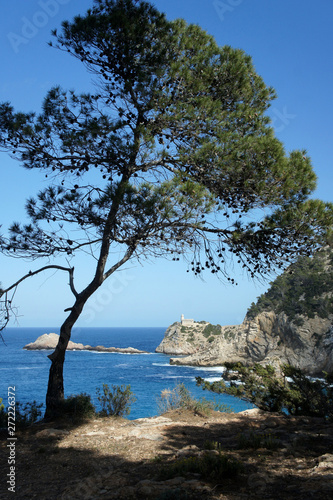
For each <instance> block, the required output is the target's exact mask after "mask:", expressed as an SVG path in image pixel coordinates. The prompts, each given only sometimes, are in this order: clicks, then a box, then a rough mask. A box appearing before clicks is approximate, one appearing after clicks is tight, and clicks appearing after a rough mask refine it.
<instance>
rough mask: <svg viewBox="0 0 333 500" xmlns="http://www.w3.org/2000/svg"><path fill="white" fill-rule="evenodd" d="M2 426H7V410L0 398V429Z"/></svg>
mask: <svg viewBox="0 0 333 500" xmlns="http://www.w3.org/2000/svg"><path fill="white" fill-rule="evenodd" d="M2 427H7V412H6V410H5V407H4V405H3V403H2V398H0V429H1V428H2Z"/></svg>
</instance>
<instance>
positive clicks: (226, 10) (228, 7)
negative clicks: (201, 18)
mask: <svg viewBox="0 0 333 500" xmlns="http://www.w3.org/2000/svg"><path fill="white" fill-rule="evenodd" d="M243 1H244V0H224V1H222V0H214V2H213V6H214V8H215V10H216V12H217V15H218V16H219V18H220V20H221V21H224V20H225V16H226V15H227V14H230V12H233V11H234V10H235V8H236V7H238V6H239V5H240V4H242V3H243Z"/></svg>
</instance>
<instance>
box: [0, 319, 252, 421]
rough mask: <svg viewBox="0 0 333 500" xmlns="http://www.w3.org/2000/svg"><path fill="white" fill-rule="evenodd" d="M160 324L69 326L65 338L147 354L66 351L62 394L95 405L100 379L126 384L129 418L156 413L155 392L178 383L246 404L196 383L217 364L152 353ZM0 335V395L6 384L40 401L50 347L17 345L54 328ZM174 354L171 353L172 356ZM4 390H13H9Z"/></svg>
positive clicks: (236, 405)
mask: <svg viewBox="0 0 333 500" xmlns="http://www.w3.org/2000/svg"><path fill="white" fill-rule="evenodd" d="M165 330H166V328H164V327H156V328H152V327H150V328H142V327H141V328H125V327H122V328H115V327H112V328H74V329H73V332H72V337H71V340H72V341H73V342H80V343H83V344H85V345H86V344H89V345H91V346H97V345H103V346H105V347H123V348H124V347H134V348H136V349H139V350H142V351H147V352H148V354H120V353H108V352H105V353H103V352H97V351H67V353H66V360H65V366H64V387H65V397H67V396H70V395H74V394H80V393H86V394H89V395H90V396H91V399H92V401H93V403H94V404H95V405H96V407H97V409H99V408H100V407H99V403H98V400H97V394H96V390H97V389H98V388H100V389H101V388H102V385H103V384H104V383H105V384H108V385H109V387H111V386H112V385H125V386H127V385H130V386H131V391H132V392H133V393H134V395H135V397H136V401H135V402H134V403H133V404H132V406H131V412H130V414H129V416H128V418H129V419H137V418H144V417H152V416H156V415H158V414H159V412H160V405H159V400H160V396H161V392H162V391H163V390H165V389H169V390H172V389H174V388H175V387H176V385H177V384H180V383H183V384H184V385H185V386H186V388H187V389H188V390H189V391H190V393H191V394H192V396H193V397H194V398H196V399H201V398H202V397H204V398H206V399H208V400H212V401H215V402H216V403H218V404H224V405H227V406H228V407H229V408H230V409H231V410H232V411H234V412H240V411H243V410H246V409H248V408H253V406H252V405H250V404H248V403H247V402H245V401H242V400H240V399H238V398H235V397H232V396H229V395H219V394H213V393H210V392H208V391H203V390H202V389H201V388H200V387H197V386H196V380H195V378H196V377H198V376H200V377H202V378H204V379H205V380H208V381H211V382H212V381H214V380H219V379H220V377H221V373H222V371H223V368H222V367H193V366H177V365H170V363H169V360H170V357H171V356H168V355H165V354H160V353H156V352H155V349H156V347H157V346H158V345H159V344H160V342H161V340H162V339H163V336H164V333H165ZM2 333H3V337H4V342H5V343H4V342H2V341H1V340H0V398H2V399H3V404H5V406H6V402H7V401H8V388H9V387H10V388H14V391H15V398H16V401H18V402H20V403H21V404H22V405H23V406H24V404H25V403H27V402H32V401H36V402H37V403H38V404H42V403H43V404H44V408H45V396H46V390H47V382H48V375H49V368H50V360H49V359H48V357H47V355H48V354H50V352H52V351H27V350H25V349H23V347H24V346H25V345H26V344H28V343H30V342H34V341H35V340H36V339H37V337H39V336H40V335H43V334H44V333H59V328H53V327H47V328H41V327H38V328H19V327H16V328H6V330H4V331H3V332H2ZM173 357H175V356H173ZM10 392H13V391H12V390H11V391H10Z"/></svg>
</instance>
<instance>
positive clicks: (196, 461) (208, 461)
mask: <svg viewBox="0 0 333 500" xmlns="http://www.w3.org/2000/svg"><path fill="white" fill-rule="evenodd" d="M242 470H243V465H242V463H241V462H239V461H238V460H235V459H233V458H229V457H227V456H226V455H223V454H222V453H221V452H219V453H217V454H215V453H209V452H206V453H204V454H202V455H201V456H194V457H188V458H182V459H180V460H177V461H176V462H175V463H173V464H171V465H169V466H168V467H165V466H164V467H163V469H162V470H161V472H160V477H161V479H171V478H173V477H178V476H186V475H188V474H200V476H201V477H202V479H207V480H215V481H216V480H220V479H222V478H226V477H227V478H230V477H235V476H237V474H238V473H239V472H241V471H242Z"/></svg>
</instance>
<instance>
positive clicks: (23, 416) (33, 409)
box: [16, 400, 44, 427]
mask: <svg viewBox="0 0 333 500" xmlns="http://www.w3.org/2000/svg"><path fill="white" fill-rule="evenodd" d="M43 406H44V405H43V403H40V404H37V401H35V400H34V401H32V403H26V404H25V405H24V406H22V405H21V403H20V402H17V403H16V424H17V425H18V427H28V426H29V425H32V424H34V423H35V422H38V420H40V419H41V417H42V411H41V408H43Z"/></svg>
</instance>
